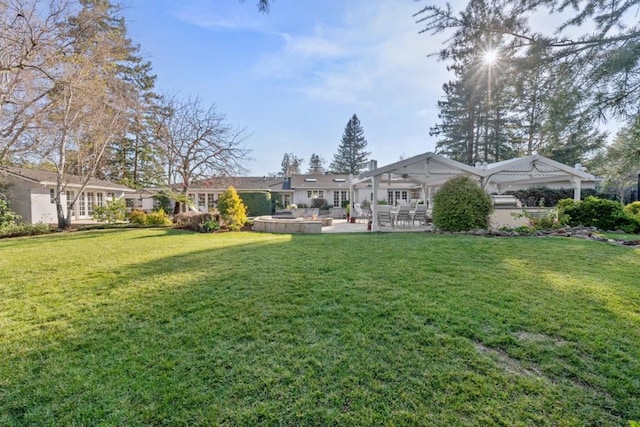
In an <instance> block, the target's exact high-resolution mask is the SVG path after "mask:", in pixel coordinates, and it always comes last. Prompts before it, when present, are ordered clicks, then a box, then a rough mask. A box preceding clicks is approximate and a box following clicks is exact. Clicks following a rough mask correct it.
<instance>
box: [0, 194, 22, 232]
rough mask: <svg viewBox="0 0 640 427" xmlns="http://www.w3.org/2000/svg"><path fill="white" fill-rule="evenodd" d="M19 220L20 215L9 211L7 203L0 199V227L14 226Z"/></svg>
mask: <svg viewBox="0 0 640 427" xmlns="http://www.w3.org/2000/svg"><path fill="white" fill-rule="evenodd" d="M20 218H21V217H20V215H18V214H16V213H15V212H14V211H12V210H11V209H10V207H9V202H7V201H6V200H4V199H2V198H0V227H2V226H4V225H10V224H15V222H16V221H17V220H19V219H20Z"/></svg>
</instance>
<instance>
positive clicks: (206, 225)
mask: <svg viewBox="0 0 640 427" xmlns="http://www.w3.org/2000/svg"><path fill="white" fill-rule="evenodd" d="M218 230H220V223H218V221H215V220H213V219H210V220H207V221H205V222H203V223H201V224H200V227H199V231H200V232H201V233H213V232H214V231H218Z"/></svg>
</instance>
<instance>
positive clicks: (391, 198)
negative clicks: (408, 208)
mask: <svg viewBox="0 0 640 427" xmlns="http://www.w3.org/2000/svg"><path fill="white" fill-rule="evenodd" d="M387 203H389V204H390V205H391V206H393V205H395V203H393V191H392V190H389V191H388V192H387Z"/></svg>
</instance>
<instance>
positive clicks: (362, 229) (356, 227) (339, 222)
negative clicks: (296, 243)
mask: <svg viewBox="0 0 640 427" xmlns="http://www.w3.org/2000/svg"><path fill="white" fill-rule="evenodd" d="M430 229H431V225H426V226H424V225H412V226H396V227H390V226H385V227H380V229H379V230H378V231H379V232H382V233H388V232H393V233H400V232H410V231H413V232H424V231H428V230H430ZM322 232H323V233H370V231H368V230H367V222H366V221H364V220H361V221H358V222H356V223H350V222H347V220H346V219H334V220H333V224H332V225H330V226H327V227H322Z"/></svg>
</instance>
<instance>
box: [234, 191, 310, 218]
mask: <svg viewBox="0 0 640 427" xmlns="http://www.w3.org/2000/svg"><path fill="white" fill-rule="evenodd" d="M239 196H240V198H241V199H242V203H244V205H245V206H246V207H247V215H248V216H261V215H269V214H271V193H267V192H259V193H244V192H243V193H240V194H239ZM298 207H301V206H300V205H299V204H298Z"/></svg>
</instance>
